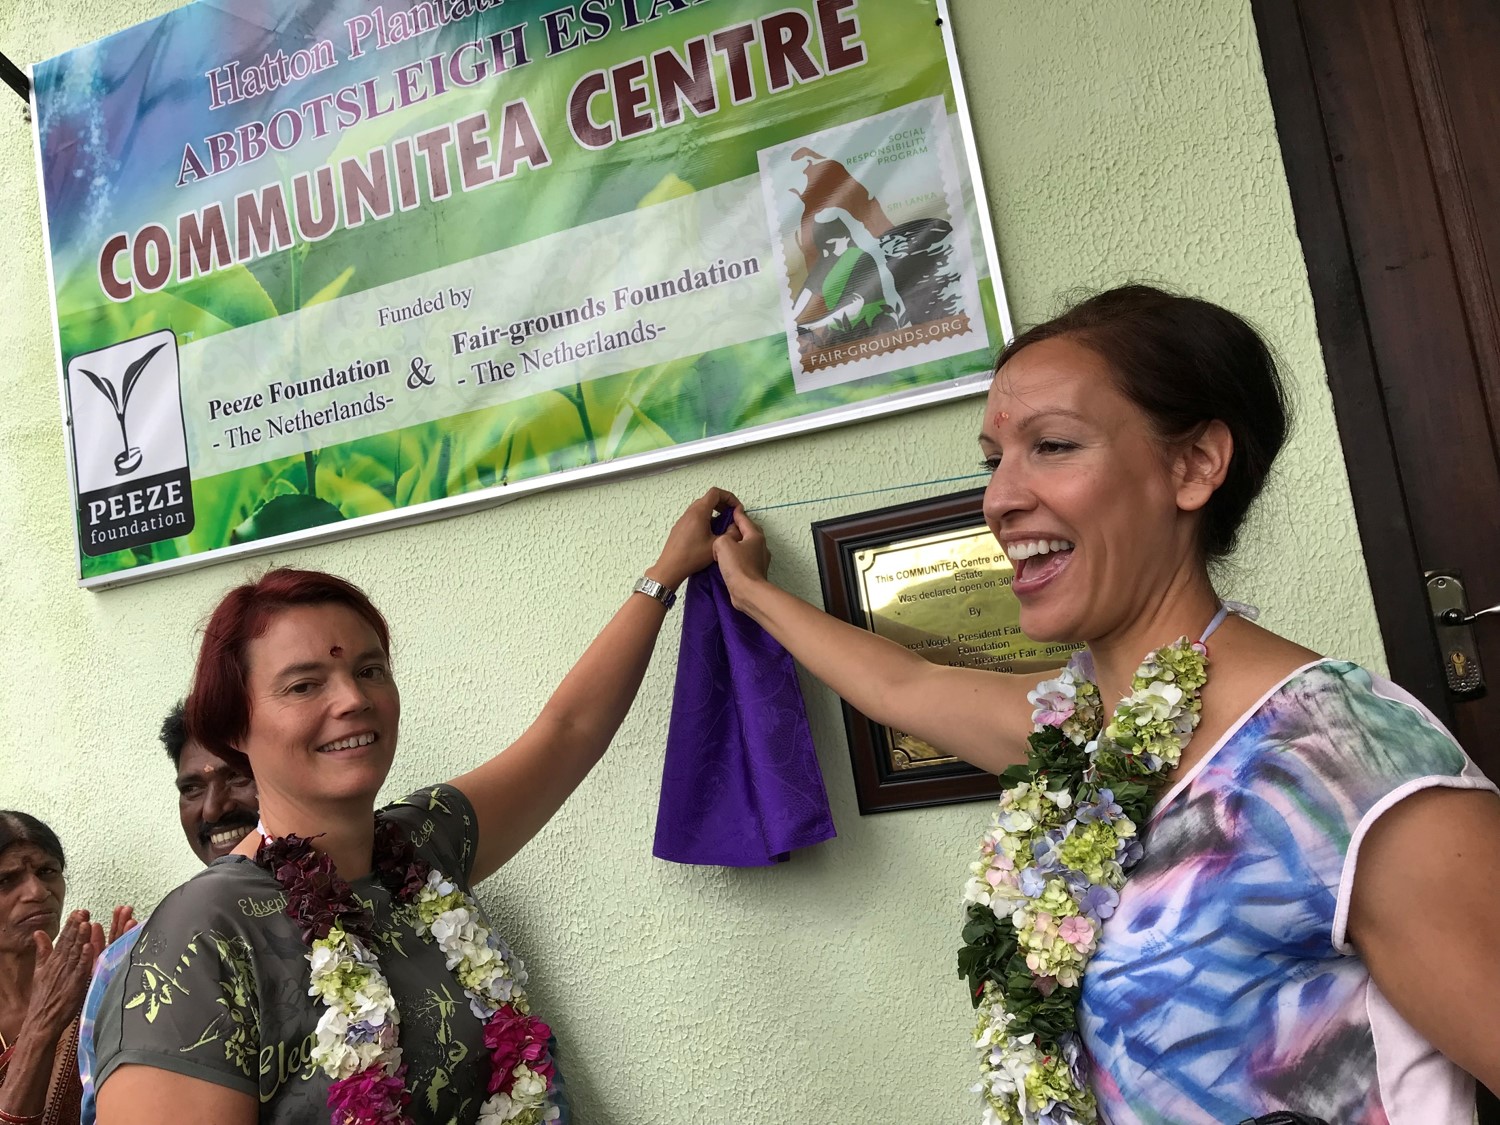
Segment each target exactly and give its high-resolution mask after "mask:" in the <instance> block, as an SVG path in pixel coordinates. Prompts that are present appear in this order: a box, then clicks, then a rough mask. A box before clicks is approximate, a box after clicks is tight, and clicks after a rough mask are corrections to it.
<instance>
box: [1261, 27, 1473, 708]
mask: <svg viewBox="0 0 1500 1125" xmlns="http://www.w3.org/2000/svg"><path fill="white" fill-rule="evenodd" d="M1250 7H1251V11H1252V13H1253V15H1254V18H1255V30H1256V34H1257V36H1258V37H1259V40H1260V51H1261V60H1262V63H1263V65H1264V68H1265V75H1266V85H1267V87H1268V88H1269V91H1270V95H1271V108H1272V111H1273V113H1274V115H1275V118H1276V132H1277V136H1278V139H1279V141H1280V145H1281V155H1282V162H1283V164H1284V165H1285V167H1286V176H1287V184H1288V187H1289V188H1290V190H1291V198H1292V211H1293V214H1294V216H1295V218H1296V225H1297V236H1298V238H1299V240H1300V241H1301V244H1302V253H1303V258H1304V260H1305V263H1306V266H1307V275H1308V282H1309V284H1310V286H1311V289H1312V295H1313V306H1314V312H1315V315H1316V318H1317V325H1318V337H1319V340H1320V342H1321V344H1322V347H1323V362H1324V365H1325V367H1326V369H1327V372H1328V385H1329V389H1330V390H1331V391H1332V394H1333V404H1334V416H1335V420H1336V423H1337V426H1338V432H1339V440H1340V443H1341V444H1342V446H1343V455H1344V464H1345V466H1346V467H1347V469H1348V474H1349V488H1350V491H1351V493H1352V494H1353V499H1354V514H1355V518H1356V520H1357V522H1358V525H1359V536H1360V543H1361V545H1362V547H1363V548H1364V558H1365V566H1366V568H1367V570H1368V572H1369V578H1370V587H1371V591H1372V593H1373V594H1374V598H1375V615H1376V618H1377V619H1378V621H1379V623H1380V633H1381V637H1382V639H1383V641H1384V644H1385V654H1386V661H1387V664H1388V666H1389V668H1390V676H1391V679H1393V680H1395V681H1396V682H1397V683H1399V684H1400V685H1401V686H1402V687H1404V688H1406V689H1407V690H1408V691H1410V692H1411V693H1412V694H1413V695H1415V696H1416V697H1417V698H1418V699H1420V700H1421V701H1422V702H1423V703H1424V704H1426V705H1427V707H1428V708H1429V709H1431V710H1432V712H1433V713H1434V714H1436V715H1437V716H1438V718H1440V719H1441V720H1442V721H1443V722H1444V723H1445V724H1447V725H1449V726H1452V725H1453V702H1452V699H1451V698H1450V696H1449V694H1448V689H1447V683H1446V681H1445V679H1444V676H1443V672H1442V658H1441V656H1440V653H1439V650H1438V643H1437V635H1436V633H1435V631H1434V629H1433V626H1432V617H1431V611H1430V610H1429V609H1428V606H1427V595H1426V585H1425V580H1424V578H1423V571H1422V564H1421V561H1420V558H1419V556H1418V553H1417V543H1416V535H1415V532H1414V531H1413V528H1412V521H1411V517H1410V514H1409V510H1408V501H1407V496H1406V492H1405V489H1404V488H1403V487H1402V483H1401V474H1400V466H1399V465H1398V463H1397V460H1396V449H1395V442H1394V440H1393V439H1392V436H1391V432H1390V426H1389V422H1388V418H1387V406H1386V399H1385V394H1384V391H1383V390H1382V387H1381V383H1380V376H1379V369H1378V367H1377V364H1376V358H1375V350H1374V345H1373V343H1372V341H1371V338H1370V326H1369V320H1368V316H1367V313H1366V311H1365V302H1364V297H1363V294H1362V293H1361V289H1360V282H1359V273H1358V270H1357V268H1356V265H1355V258H1354V249H1353V246H1352V244H1351V242H1350V239H1349V233H1348V229H1347V226H1346V224H1345V220H1344V212H1343V207H1342V205H1341V204H1340V201H1339V193H1338V186H1337V180H1336V177H1335V169H1334V163H1335V158H1336V154H1335V153H1334V152H1333V150H1332V146H1331V144H1330V141H1329V138H1328V133H1327V130H1326V129H1325V128H1324V124H1323V116H1322V109H1321V106H1320V104H1319V100H1318V91H1317V85H1316V83H1315V81H1314V76H1313V70H1312V61H1311V59H1310V58H1309V55H1308V48H1307V43H1306V40H1305V37H1304V32H1303V27H1302V18H1301V11H1300V7H1299V2H1298V0H1251V4H1250Z"/></svg>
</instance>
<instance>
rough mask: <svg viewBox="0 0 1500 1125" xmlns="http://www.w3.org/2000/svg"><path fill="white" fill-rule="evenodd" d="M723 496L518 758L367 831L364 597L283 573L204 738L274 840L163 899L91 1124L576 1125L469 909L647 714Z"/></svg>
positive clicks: (238, 627) (374, 813) (224, 656)
mask: <svg viewBox="0 0 1500 1125" xmlns="http://www.w3.org/2000/svg"><path fill="white" fill-rule="evenodd" d="M735 503H736V501H735V499H734V497H733V496H731V495H729V494H728V493H726V492H721V491H719V490H717V489H713V490H710V491H709V492H708V493H707V494H706V495H704V496H703V497H702V498H700V499H699V500H697V501H696V502H695V503H694V504H692V505H691V506H690V507H689V508H688V510H687V511H686V513H685V514H684V515H683V516H682V518H681V519H679V520H678V522H677V524H676V526H675V527H673V529H672V531H671V533H670V535H669V536H668V538H667V542H666V545H665V547H664V548H663V549H662V552H661V556H660V558H659V559H658V560H657V562H656V564H655V565H654V566H653V567H652V568H651V569H649V570H648V571H647V572H646V577H645V578H644V579H642V580H641V581H640V582H639V583H637V585H636V592H635V593H633V594H632V596H631V597H630V599H629V600H628V601H627V602H626V604H625V605H624V606H623V607H622V608H621V609H620V610H619V611H618V612H617V613H616V614H615V616H614V618H613V619H612V620H611V621H610V622H609V624H608V625H606V626H605V627H604V630H603V631H602V632H601V633H600V634H599V636H598V637H597V638H596V639H595V641H594V642H593V644H592V645H590V646H589V648H588V650H587V651H586V652H585V653H584V654H583V656H582V658H581V659H580V660H579V661H578V663H577V664H576V665H574V667H573V669H572V670H571V671H570V672H569V673H568V675H567V676H566V677H565V678H564V679H563V681H562V684H561V685H560V686H559V687H558V688H557V690H556V691H555V692H554V693H553V695H552V697H551V699H549V700H548V702H547V704H546V705H545V706H544V707H543V709H542V712H541V714H540V716H539V717H538V718H537V719H536V721H535V722H534V723H532V725H531V726H530V727H529V728H527V730H526V731H525V732H524V733H523V734H522V735H521V736H520V738H518V739H517V740H516V741H515V742H514V743H513V744H512V745H511V746H510V747H508V748H507V749H506V750H505V751H503V752H502V753H500V754H498V755H496V756H495V757H493V758H491V759H490V760H489V761H487V762H484V763H483V764H481V765H479V766H478V767H476V768H475V769H473V770H471V771H469V772H468V773H465V774H463V775H462V776H460V777H457V778H455V779H454V780H453V781H452V782H451V783H449V784H445V785H436V786H431V787H428V788H425V789H423V790H420V791H419V792H417V793H414V794H412V795H411V796H408V797H406V798H405V799H403V800H401V801H398V802H396V803H395V804H393V805H390V806H387V807H385V808H382V809H379V810H377V809H375V796H376V794H377V792H378V791H379V789H380V787H381V785H382V784H383V783H384V781H385V778H386V774H387V773H388V771H389V770H390V767H391V762H392V760H393V758H394V755H395V752H396V743H397V733H398V730H399V726H400V717H401V699H400V693H399V692H398V690H397V687H396V681H395V678H394V675H393V671H392V665H391V655H390V634H389V631H388V629H387V626H386V622H385V619H384V618H383V617H382V616H381V615H380V612H379V611H378V610H377V609H376V608H375V607H374V605H372V604H371V602H370V600H369V599H368V598H367V597H366V596H365V595H364V593H363V592H362V591H361V590H359V589H358V588H357V587H355V586H353V585H351V584H350V583H348V582H346V581H344V580H343V579H341V578H336V577H334V576H332V575H328V574H321V573H317V572H313V571H300V570H286V569H282V570H273V571H271V572H270V573H269V574H267V575H265V576H264V577H262V578H261V579H260V580H258V581H256V582H252V583H250V584H248V585H244V586H240V587H237V588H235V589H233V590H231V591H230V592H229V593H228V594H227V595H226V596H225V598H224V599H223V601H222V602H220V604H219V606H218V608H217V609H216V610H215V611H214V613H213V615H212V617H211V618H210V620H209V623H208V626H207V628H206V630H205V635H204V639H203V646H202V649H201V651H200V653H199V658H198V666H197V671H196V673H195V676H194V681H193V688H192V692H191V694H190V695H189V697H188V702H187V717H188V725H189V729H190V730H191V732H192V734H193V736H194V737H195V738H197V739H198V740H199V741H200V742H202V743H203V745H205V746H206V747H208V748H209V749H210V750H213V751H214V752H216V753H218V754H220V755H222V756H223V757H225V758H227V759H230V760H232V761H235V762H238V763H240V764H241V765H242V766H244V768H246V770H247V771H248V772H251V773H253V775H254V777H255V780H256V784H257V786H258V787H259V791H260V810H261V823H260V826H259V828H260V830H259V831H258V832H254V833H251V834H250V836H248V837H247V838H246V839H245V841H244V843H242V844H241V845H240V847H239V848H237V849H236V851H235V853H234V854H231V855H229V856H225V857H224V858H222V859H220V860H218V861H216V862H215V863H213V864H211V865H210V866H209V867H208V868H207V869H205V870H204V871H203V872H202V873H201V874H199V875H198V876H196V877H195V878H193V879H191V880H189V881H188V882H187V883H185V884H184V885H183V886H181V887H179V888H178V889H177V890H175V891H173V892H172V893H171V894H170V895H168V896H167V898H166V899H165V900H164V901H163V902H162V904H161V905H160V906H159V907H158V908H157V909H156V911H155V912H154V913H153V914H152V916H151V919H150V921H149V922H148V923H147V926H146V931H145V933H144V934H143V935H142V937H141V939H140V941H139V942H138V943H137V944H136V946H135V949H134V951H133V952H132V956H131V960H130V963H129V965H128V966H127V967H126V969H125V970H124V971H122V972H120V973H119V974H117V976H116V977H115V979H114V981H113V982H112V983H111V985H110V987H109V990H108V992H107V993H106V995H105V1000H104V1004H103V1008H102V1009H101V1012H100V1015H99V1019H98V1025H97V1030H96V1034H95V1039H96V1043H97V1048H98V1057H99V1070H98V1073H99V1079H98V1089H99V1096H98V1120H99V1122H100V1123H101V1125H148V1123H149V1125H158V1123H159V1122H161V1121H165V1120H183V1121H193V1122H213V1123H214V1125H250V1123H252V1122H274V1123H277V1125H282V1123H291V1122H297V1123H303V1122H310V1121H332V1122H334V1123H336V1125H364V1123H372V1125H373V1123H376V1122H381V1123H384V1122H391V1123H396V1122H413V1123H421V1122H450V1121H454V1122H460V1123H462V1125H469V1123H472V1122H480V1123H482V1125H499V1123H501V1122H509V1123H516V1125H541V1123H544V1122H553V1121H561V1120H564V1119H565V1115H566V1106H565V1104H563V1102H562V1099H561V1096H560V1090H559V1084H558V1081H557V1077H556V1067H555V1064H554V1062H553V1058H552V1047H553V1044H552V1037H551V1032H550V1029H549V1028H548V1027H547V1025H546V1024H545V1023H544V1022H543V1021H542V1020H541V1019H540V1018H539V1017H538V1015H537V1013H535V1012H533V1011H532V1009H531V1005H530V1001H529V999H528V996H527V991H526V985H527V979H526V972H525V969H524V967H523V965H522V963H521V961H520V959H519V958H517V957H516V956H515V954H514V953H513V952H512V951H511V950H510V949H509V947H508V946H507V945H506V944H505V942H504V941H502V940H501V938H500V937H499V935H498V934H496V933H495V931H494V930H493V928H492V927H491V926H490V923H489V921H488V920H487V919H486V918H485V916H484V913H483V911H482V910H481V909H480V908H479V905H478V904H477V902H475V900H474V898H473V893H472V887H473V885H474V884H476V883H478V882H480V881H481V880H482V879H485V878H486V877H488V876H489V875H491V874H493V873H494V872H495V871H496V870H498V869H499V868H500V866H501V865H502V864H504V863H505V862H506V861H507V860H509V859H510V858H511V857H512V856H514V855H515V854H516V852H518V851H519V850H520V849H521V848H522V847H523V846H525V844H526V843H527V841H529V840H530V839H531V838H532V836H534V835H535V834H536V833H537V832H538V831H539V830H540V829H541V828H542V826H543V825H545V824H546V823H547V821H548V820H549V819H550V818H551V817H552V814H553V813H555V812H556V811H557V810H558V808H559V807H560V806H561V805H562V803H563V801H565V800H566V799H567V797H568V795H569V794H570V793H572V792H573V790H574V788H576V787H577V785H578V784H579V782H581V781H582V780H583V778H584V777H585V775H587V773H588V772H589V770H590V769H591V768H592V767H593V766H594V764H595V763H596V762H597V761H598V760H599V759H600V757H601V756H602V755H603V753H604V751H605V749H606V748H607V747H608V745H609V743H610V740H611V739H612V738H613V737H614V733H615V731H616V730H617V729H618V727H619V725H620V722H621V721H622V720H623V719H624V717H625V714H626V712H627V711H628V710H629V708H630V704H631V702H632V701H633V700H634V698H635V694H636V690H637V688H638V687H639V686H640V682H641V679H642V677H643V676H644V674H645V670H646V666H647V664H648V663H649V661H650V658H651V652H652V649H653V647H654V645H655V641H656V636H657V633H658V631H659V629H660V627H661V623H662V620H663V618H664V617H665V614H666V610H667V609H669V608H670V607H671V603H672V601H673V594H672V590H673V589H675V588H676V587H677V586H678V585H679V584H680V583H681V582H682V581H683V580H685V579H686V578H687V577H688V575H690V574H692V573H694V572H695V571H698V570H701V569H702V568H703V567H704V566H706V565H708V563H709V562H710V560H711V557H712V555H711V552H712V546H711V544H712V533H711V531H710V522H711V517H712V515H713V513H714V511H715V510H716V509H723V508H726V507H730V506H733V505H734V504H735Z"/></svg>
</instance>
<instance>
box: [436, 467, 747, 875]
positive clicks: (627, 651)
mask: <svg viewBox="0 0 1500 1125" xmlns="http://www.w3.org/2000/svg"><path fill="white" fill-rule="evenodd" d="M737 504H738V501H737V500H735V498H734V497H733V496H732V495H730V494H729V493H728V492H724V491H723V490H721V489H717V488H711V489H709V490H708V492H706V493H704V494H703V496H701V497H700V498H699V499H697V500H695V501H694V502H693V503H692V505H690V506H689V507H688V509H687V511H686V512H684V513H683V515H682V516H681V518H679V519H678V521H677V523H676V524H675V525H674V526H673V528H672V531H671V533H670V534H669V535H668V537H667V543H666V546H664V547H663V548H662V552H661V557H660V558H658V559H657V561H656V564H655V565H654V566H652V567H651V568H650V569H649V570H647V571H646V577H648V578H653V579H655V580H656V581H657V582H660V583H661V584H662V585H663V586H665V587H667V588H668V589H671V590H675V589H677V587H678V586H680V585H681V584H682V583H683V582H684V581H685V580H686V579H687V577H688V576H689V575H690V574H694V573H696V572H697V571H700V570H702V569H703V568H704V567H706V566H707V565H708V564H709V563H710V562H712V561H713V531H712V521H713V514H714V512H715V511H722V510H724V509H725V508H729V507H734V506H737ZM666 612H667V611H666V609H665V608H664V607H663V605H662V603H661V602H659V601H657V600H656V599H655V598H651V597H647V596H645V595H642V594H632V595H630V597H629V599H628V600H627V601H626V602H625V604H624V605H623V606H621V607H620V609H619V610H618V611H617V612H616V613H615V615H614V617H613V618H611V620H610V622H609V624H607V625H606V626H605V627H604V629H603V630H602V631H601V632H600V633H599V635H598V636H597V637H596V638H594V642H593V643H592V644H591V645H589V647H588V649H587V650H586V651H585V652H584V654H583V656H581V657H580V658H579V660H578V663H577V664H575V665H573V668H572V670H571V671H570V672H569V673H568V674H567V675H566V676H565V677H563V681H562V683H561V684H559V685H558V688H557V690H556V691H554V692H553V693H552V697H551V698H550V699H548V700H547V703H546V705H545V706H544V707H543V708H542V713H541V714H540V715H538V716H537V719H536V721H535V722H534V723H532V724H531V726H529V727H527V728H526V731H525V733H523V734H522V735H521V737H519V738H518V739H516V741H515V742H514V743H512V744H511V745H510V746H509V747H507V748H506V749H505V750H503V751H501V752H500V753H499V754H497V755H496V756H495V757H493V758H491V759H490V760H489V761H487V762H485V763H484V764H483V765H481V766H478V767H476V768H475V769H472V770H470V771H469V772H468V773H466V774H464V775H462V776H461V777H457V778H454V780H453V785H454V786H455V787H456V788H457V789H458V790H459V791H460V792H462V793H463V794H464V796H466V797H468V799H469V801H470V803H471V804H472V805H473V806H474V811H475V814H476V815H477V816H478V819H479V846H478V848H477V850H476V851H475V854H474V863H473V866H472V867H471V868H470V870H469V878H470V880H471V882H475V883H477V882H479V881H480V880H481V879H484V878H486V877H487V876H489V875H492V874H494V872H496V871H497V870H499V868H500V867H501V865H502V864H504V863H505V862H506V860H508V859H510V857H511V856H513V855H515V854H516V852H518V851H520V850H521V848H522V847H524V846H525V845H526V843H527V842H528V841H529V840H530V839H531V838H532V837H533V836H535V835H536V834H537V832H539V831H540V830H541V828H542V826H543V825H545V824H546V823H547V821H549V820H551V819H552V814H553V813H555V812H556V811H557V810H558V809H559V808H560V807H562V803H563V802H564V801H565V800H567V799H568V796H569V795H570V794H571V793H572V792H573V790H574V789H576V788H577V787H578V785H579V783H580V782H581V781H583V779H584V778H585V777H586V776H587V775H588V772H589V770H591V769H593V768H594V765H595V763H597V762H598V761H599V759H600V758H601V757H603V756H604V751H605V750H606V749H607V748H608V746H609V743H610V740H611V739H613V738H614V736H615V731H617V730H618V729H619V728H620V723H621V722H622V721H623V720H624V718H625V715H626V712H628V711H629V710H630V705H631V703H632V702H634V700H635V695H636V691H637V690H638V689H639V688H640V686H641V679H642V678H643V677H644V676H645V674H646V667H647V665H648V664H650V662H651V653H652V650H653V649H654V648H655V647H656V637H657V634H658V633H659V632H660V631H661V624H662V621H663V619H664V618H665V617H666Z"/></svg>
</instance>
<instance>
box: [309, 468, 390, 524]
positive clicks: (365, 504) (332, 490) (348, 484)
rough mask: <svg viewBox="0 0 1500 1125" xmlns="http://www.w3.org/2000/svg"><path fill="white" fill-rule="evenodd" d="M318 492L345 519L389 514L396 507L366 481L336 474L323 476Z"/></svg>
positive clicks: (388, 498)
mask: <svg viewBox="0 0 1500 1125" xmlns="http://www.w3.org/2000/svg"><path fill="white" fill-rule="evenodd" d="M318 491H319V492H320V493H321V494H322V496H323V498H324V499H326V500H327V501H328V502H329V503H331V504H333V505H334V506H335V507H337V508H338V510H339V511H340V512H341V513H342V514H343V516H344V518H345V519H353V518H354V517H355V516H368V515H372V514H374V513H375V512H388V511H390V510H391V508H392V507H394V505H393V504H392V503H391V500H390V497H388V496H386V495H385V494H384V493H383V492H381V491H380V490H379V489H376V488H372V487H371V486H370V485H368V484H366V483H365V482H364V481H361V480H356V479H355V478H353V477H345V476H339V475H337V474H335V473H324V474H322V476H321V478H320V481H319V485H318Z"/></svg>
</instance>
